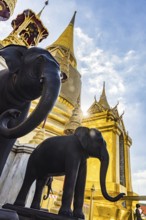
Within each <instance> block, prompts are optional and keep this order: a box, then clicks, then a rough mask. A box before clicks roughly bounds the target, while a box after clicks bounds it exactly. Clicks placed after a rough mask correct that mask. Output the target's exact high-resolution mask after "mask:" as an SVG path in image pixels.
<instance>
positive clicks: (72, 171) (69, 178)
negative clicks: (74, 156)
mask: <svg viewBox="0 0 146 220" xmlns="http://www.w3.org/2000/svg"><path fill="white" fill-rule="evenodd" d="M67 166H68V168H69V170H68V171H67V172H66V175H65V182H64V188H63V196H62V205H61V208H60V210H59V214H60V215H66V216H70V217H71V216H73V213H72V210H71V203H72V198H73V194H74V188H75V183H76V178H77V175H78V167H79V163H78V162H77V163H76V164H75V165H74V166H73V168H71V166H70V165H67Z"/></svg>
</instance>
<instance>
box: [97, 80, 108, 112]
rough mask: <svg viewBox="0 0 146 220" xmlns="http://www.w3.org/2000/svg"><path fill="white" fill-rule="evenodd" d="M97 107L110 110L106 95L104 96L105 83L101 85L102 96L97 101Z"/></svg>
mask: <svg viewBox="0 0 146 220" xmlns="http://www.w3.org/2000/svg"><path fill="white" fill-rule="evenodd" d="M98 103H99V105H101V106H102V107H103V108H104V109H110V106H109V104H108V101H107V98H106V94H105V82H104V83H103V89H102V94H101V96H100V99H99V102H98Z"/></svg>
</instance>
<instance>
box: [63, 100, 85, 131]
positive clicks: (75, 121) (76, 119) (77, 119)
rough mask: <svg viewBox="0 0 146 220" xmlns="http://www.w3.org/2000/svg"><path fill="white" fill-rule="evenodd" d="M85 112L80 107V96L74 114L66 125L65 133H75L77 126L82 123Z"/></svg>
mask: <svg viewBox="0 0 146 220" xmlns="http://www.w3.org/2000/svg"><path fill="white" fill-rule="evenodd" d="M82 117H83V113H82V110H81V108H80V96H79V97H78V99H77V102H76V105H75V108H74V109H73V111H72V116H71V117H70V120H69V122H68V123H67V124H66V125H65V130H64V133H65V134H67V135H69V134H73V133H74V131H75V130H76V128H77V127H79V126H80V125H81V122H82Z"/></svg>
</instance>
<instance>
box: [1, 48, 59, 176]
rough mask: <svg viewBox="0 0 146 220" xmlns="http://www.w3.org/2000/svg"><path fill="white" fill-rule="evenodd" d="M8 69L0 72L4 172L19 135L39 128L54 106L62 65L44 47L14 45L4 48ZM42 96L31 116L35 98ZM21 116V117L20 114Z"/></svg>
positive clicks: (2, 50) (2, 165)
mask: <svg viewBox="0 0 146 220" xmlns="http://www.w3.org/2000/svg"><path fill="white" fill-rule="evenodd" d="M0 56H2V57H3V58H4V59H5V61H6V64H7V66H8V69H4V70H1V71H0V175H1V173H2V170H3V167H4V165H5V162H6V159H7V157H8V155H9V153H10V151H11V148H12V146H13V144H14V142H15V140H16V138H18V137H20V136H23V135H25V134H27V133H29V132H30V131H32V130H33V129H34V128H35V127H37V126H38V125H39V124H40V123H41V122H42V121H43V120H44V119H45V118H46V117H47V114H48V113H49V112H50V111H51V109H52V108H53V106H54V104H55V101H56V99H57V97H58V94H59V90H60V68H59V64H58V63H57V61H56V60H55V59H54V58H53V56H52V55H51V54H50V53H49V52H48V51H47V50H44V49H41V48H37V47H33V48H30V49H28V48H27V47H25V46H18V45H10V46H7V47H4V48H2V49H0ZM40 96H41V98H40V101H39V103H38V105H37V107H36V109H35V110H34V111H33V112H32V114H31V115H30V116H29V117H28V118H26V117H27V114H28V110H29V107H30V103H31V101H32V100H34V99H37V98H39V97H40ZM18 116H19V117H18Z"/></svg>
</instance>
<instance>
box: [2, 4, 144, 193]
mask: <svg viewBox="0 0 146 220" xmlns="http://www.w3.org/2000/svg"><path fill="white" fill-rule="evenodd" d="M43 4H44V1H43V0H37V1H34V0H25V4H24V1H21V0H18V2H17V5H16V9H15V12H14V14H13V16H12V18H11V19H10V20H8V21H7V22H1V23H0V39H3V38H5V37H6V36H7V35H8V34H9V33H10V32H11V31H12V28H11V25H10V23H11V20H12V19H13V18H16V15H17V14H18V13H21V12H22V11H23V10H24V9H26V8H31V9H32V10H33V11H35V12H39V11H40V9H41V8H42V6H43ZM74 11H77V15H76V22H75V39H74V43H75V45H74V46H75V55H76V58H77V60H78V70H79V72H80V73H81V75H82V108H83V110H84V111H85V110H86V109H88V108H89V107H90V105H91V104H92V103H93V101H94V95H96V97H97V99H98V98H99V96H100V94H101V90H102V85H103V81H105V83H106V94H107V99H108V102H109V104H110V105H111V107H113V106H115V105H116V104H117V102H118V101H119V106H118V109H119V112H120V113H122V112H123V111H125V114H124V116H123V119H124V122H125V126H126V129H127V131H128V133H129V135H130V137H131V138H132V140H133V144H132V147H131V149H130V151H131V169H132V179H133V190H134V191H135V192H137V193H139V194H141V195H146V187H145V186H146V160H145V157H146V146H145V143H146V134H145V124H146V115H145V112H146V102H145V97H146V1H145V0H138V1H134V0H118V1H117V0H110V1H107V0H90V1H85V0H80V1H78V0H66V1H65V0H64V1H63V0H53V1H51V0H50V3H49V6H48V7H47V8H46V9H45V11H44V13H43V14H42V21H43V23H44V25H45V26H46V27H47V28H48V30H49V32H50V35H49V37H48V38H47V39H46V40H44V41H43V42H42V43H41V44H40V45H39V46H41V47H46V46H48V45H50V44H51V43H52V42H53V41H54V40H56V39H57V38H58V36H59V35H60V34H61V33H62V31H63V30H64V29H65V28H66V26H67V25H68V23H69V21H70V19H71V17H72V15H73V13H74Z"/></svg>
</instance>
